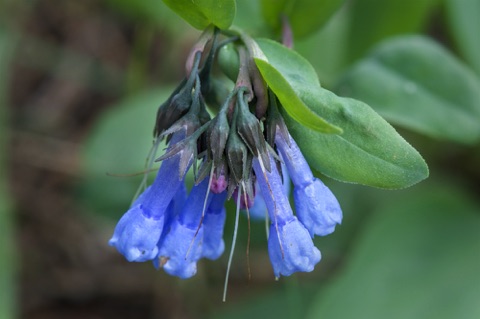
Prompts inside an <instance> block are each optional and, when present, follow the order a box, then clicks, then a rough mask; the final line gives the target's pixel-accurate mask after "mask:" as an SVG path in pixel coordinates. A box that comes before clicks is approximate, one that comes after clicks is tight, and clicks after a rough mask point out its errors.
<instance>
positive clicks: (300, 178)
mask: <svg viewBox="0 0 480 319" xmlns="http://www.w3.org/2000/svg"><path fill="white" fill-rule="evenodd" d="M275 142H276V145H277V147H278V150H279V151H280V154H281V155H282V159H283V160H284V161H285V165H286V167H287V170H288V173H289V175H290V178H291V179H292V182H293V186H294V187H293V198H294V201H295V210H296V214H297V217H298V219H299V220H300V221H301V222H302V224H303V225H304V226H305V227H306V228H307V229H308V231H309V232H310V235H311V236H312V237H313V235H318V236H325V235H328V234H331V233H332V232H333V231H334V230H335V226H336V225H337V224H340V223H341V222H342V210H341V208H340V204H339V203H338V201H337V199H336V198H335V195H333V193H332V192H331V191H330V189H329V188H328V187H327V186H325V185H324V184H323V183H322V181H320V180H319V179H318V178H316V177H314V176H313V173H312V170H311V169H310V167H309V166H308V163H307V161H306V160H305V157H304V156H303V154H302V152H301V151H300V148H299V147H298V145H297V143H295V141H294V139H293V138H292V137H291V136H289V138H288V141H287V140H286V139H285V137H284V136H283V135H282V134H277V135H276V139H275Z"/></svg>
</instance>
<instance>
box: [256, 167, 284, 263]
mask: <svg viewBox="0 0 480 319" xmlns="http://www.w3.org/2000/svg"><path fill="white" fill-rule="evenodd" d="M258 162H259V163H260V167H261V168H262V173H263V177H265V181H266V182H267V186H268V190H269V191H270V194H271V195H272V202H273V207H274V209H273V210H274V212H273V218H274V223H275V230H276V231H277V238H278V244H279V245H280V251H281V252H282V258H285V255H284V252H283V245H282V241H281V240H280V233H279V231H278V221H277V203H276V202H275V197H274V196H273V195H274V194H273V191H272V188H271V187H270V182H269V181H268V177H267V173H266V169H265V166H263V162H262V161H261V160H258ZM272 169H273V168H272Z"/></svg>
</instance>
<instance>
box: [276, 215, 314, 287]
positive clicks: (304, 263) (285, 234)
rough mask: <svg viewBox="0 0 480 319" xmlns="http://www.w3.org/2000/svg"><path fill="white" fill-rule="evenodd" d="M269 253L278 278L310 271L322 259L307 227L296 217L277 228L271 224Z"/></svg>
mask: <svg viewBox="0 0 480 319" xmlns="http://www.w3.org/2000/svg"><path fill="white" fill-rule="evenodd" d="M268 253H269V255H270V262H271V263H272V266H273V273H274V274H275V277H277V278H278V277H280V275H282V276H290V275H291V274H293V273H295V272H297V271H303V272H310V271H312V270H313V268H314V267H315V265H316V264H317V263H318V262H319V261H320V259H321V254H320V251H319V250H318V249H317V247H315V246H314V245H313V242H312V238H311V237H310V234H309V233H308V231H307V229H306V228H305V227H304V226H303V224H302V223H300V222H299V221H298V219H297V218H295V217H293V218H292V219H291V220H289V221H287V222H286V223H285V224H279V225H278V227H277V228H276V227H275V224H271V225H270V235H269V237H268Z"/></svg>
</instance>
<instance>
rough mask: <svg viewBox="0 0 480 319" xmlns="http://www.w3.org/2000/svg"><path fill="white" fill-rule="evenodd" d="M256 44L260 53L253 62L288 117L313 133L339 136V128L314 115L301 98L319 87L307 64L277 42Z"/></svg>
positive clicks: (260, 40)
mask: <svg viewBox="0 0 480 319" xmlns="http://www.w3.org/2000/svg"><path fill="white" fill-rule="evenodd" d="M256 42H257V44H258V46H259V47H260V49H261V54H257V55H256V56H255V63H256V65H257V67H258V69H259V70H260V73H261V74H262V76H263V78H264V79H265V81H266V82H267V84H268V85H269V87H270V88H271V89H272V91H273V92H274V93H275V95H277V97H278V99H279V100H280V102H281V103H282V106H283V107H284V108H285V110H286V111H287V112H288V114H289V115H290V116H291V117H292V118H293V119H295V121H298V122H299V123H301V124H302V125H305V126H308V127H309V128H311V129H313V130H315V131H318V132H323V133H341V131H342V130H341V128H339V127H337V126H335V125H332V124H330V123H329V122H327V121H326V120H325V119H323V118H322V117H321V116H320V115H319V114H318V113H315V112H313V111H312V110H311V109H310V108H309V107H308V106H307V105H306V104H305V103H304V102H303V101H302V99H301V98H300V96H301V95H303V94H305V93H306V92H310V91H315V90H317V89H319V88H320V83H319V82H318V77H317V74H316V73H315V70H314V69H313V67H312V66H311V65H310V63H308V61H307V60H305V59H304V58H303V57H302V56H300V55H299V54H298V53H296V52H295V51H293V50H290V49H288V48H286V47H284V46H282V45H281V44H279V43H277V42H274V41H271V40H266V39H258V40H257V41H256ZM262 54H263V55H262Z"/></svg>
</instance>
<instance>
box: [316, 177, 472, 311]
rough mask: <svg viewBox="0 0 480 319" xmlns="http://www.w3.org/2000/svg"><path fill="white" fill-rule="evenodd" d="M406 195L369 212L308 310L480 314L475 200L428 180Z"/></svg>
mask: <svg viewBox="0 0 480 319" xmlns="http://www.w3.org/2000/svg"><path fill="white" fill-rule="evenodd" d="M404 195H405V196H401V197H400V198H398V199H397V200H396V201H388V205H385V206H384V207H382V208H381V209H379V210H378V211H377V213H376V214H373V215H372V217H373V218H372V219H371V220H370V221H369V223H367V227H366V228H365V229H364V231H363V233H362V234H361V236H360V237H359V238H358V239H357V240H356V244H355V247H352V248H353V249H352V251H353V255H352V256H351V257H350V259H349V260H348V261H347V266H346V269H344V271H343V273H341V274H339V276H337V278H335V279H334V280H335V281H334V282H333V283H332V284H331V285H330V286H329V287H327V288H326V289H325V290H324V291H322V292H320V294H318V295H317V296H316V298H315V301H314V302H313V303H312V306H313V308H312V309H310V310H311V311H310V315H309V316H308V317H307V318H312V319H313V318H329V319H353V318H355V319H367V318H368V319H385V318H389V319H405V318H409V319H433V318H434V319H451V318H456V319H473V318H480V304H479V303H478V300H480V289H479V287H480V276H479V275H478V270H479V269H480V255H479V252H480V232H479V231H478V230H479V229H480V216H479V214H478V212H479V211H480V207H479V206H478V203H474V202H472V201H471V200H470V199H469V198H465V197H464V196H463V195H462V194H461V193H460V192H459V191H458V190H455V189H452V188H439V187H432V185H429V186H428V188H427V187H426V188H425V189H418V188H415V190H412V191H410V192H407V194H404Z"/></svg>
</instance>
